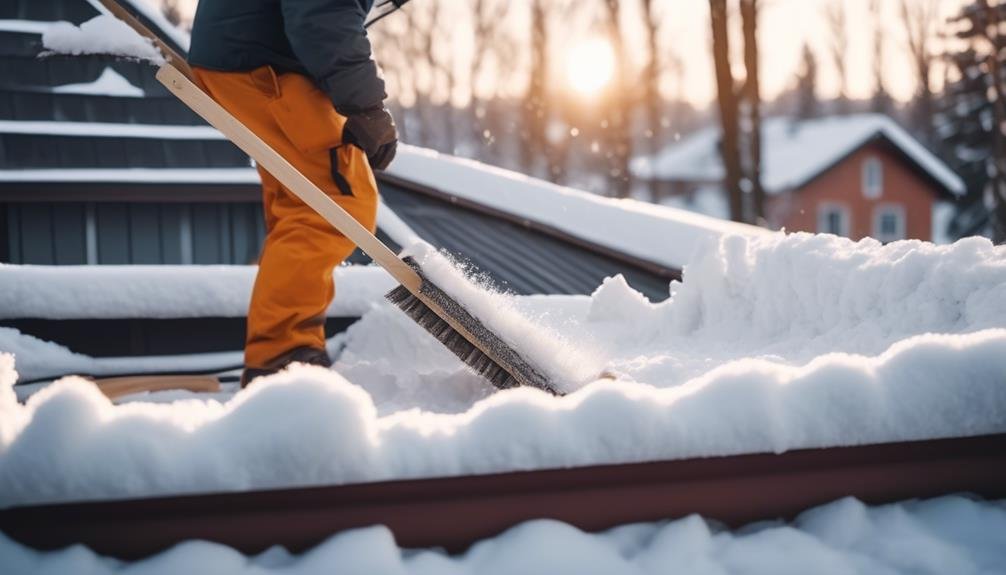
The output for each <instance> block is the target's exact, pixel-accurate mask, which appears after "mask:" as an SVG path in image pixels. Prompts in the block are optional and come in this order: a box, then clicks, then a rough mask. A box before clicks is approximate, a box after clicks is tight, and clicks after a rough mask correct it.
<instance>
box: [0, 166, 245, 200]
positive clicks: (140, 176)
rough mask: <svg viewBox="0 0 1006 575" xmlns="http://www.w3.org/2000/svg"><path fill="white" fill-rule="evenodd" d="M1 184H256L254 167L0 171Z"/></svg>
mask: <svg viewBox="0 0 1006 575" xmlns="http://www.w3.org/2000/svg"><path fill="white" fill-rule="evenodd" d="M0 182H44V183H67V184H75V183H94V182H101V183H135V184H258V183H260V182H261V179H260V178H259V175H258V172H257V171H255V168H252V167H248V168H72V169H67V170H61V169H38V170H0ZM82 199H83V198H82Z"/></svg>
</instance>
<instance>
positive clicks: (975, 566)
mask: <svg viewBox="0 0 1006 575" xmlns="http://www.w3.org/2000/svg"><path fill="white" fill-rule="evenodd" d="M0 556H2V557H4V558H5V563H6V564H7V565H8V566H9V568H10V572H12V573H38V572H45V573H88V574H91V575H113V574H117V573H121V572H123V571H128V573H130V574H131V575H155V574H161V573H165V572H175V573H178V572H193V573H194V572H200V571H211V570H212V571H213V572H216V573H224V572H226V573H229V574H234V575H237V574H239V573H248V574H249V575H251V574H255V575H293V574H300V575H329V574H330V573H333V572H338V573H358V574H365V573H366V574H369V573H375V574H377V573H387V574H396V575H420V574H431V573H439V574H448V573H449V574H453V575H514V574H517V573H519V574H521V575H553V574H557V573H577V574H580V575H647V574H651V573H652V574H657V573H661V574H666V573H692V574H696V575H703V574H704V575H719V574H727V573H731V574H734V575H758V574H765V573H826V574H839V573H842V574H851V573H873V574H881V573H883V574H887V575H921V574H936V573H941V574H946V573H953V574H955V575H980V574H991V573H995V572H998V571H999V570H1000V569H1001V567H1002V566H1003V565H1004V564H1006V505H1004V502H1001V501H1000V502H991V501H990V502H986V501H976V500H974V499H972V498H967V497H962V496H948V497H940V498H937V499H930V500H927V501H908V502H904V503H897V504H891V505H882V506H877V507H868V506H866V505H864V504H863V503H861V502H859V501H858V500H856V499H853V498H846V499H841V500H839V501H835V502H834V503H830V504H827V505H822V506H819V507H815V508H813V509H810V510H807V511H805V512H804V513H802V514H800V516H799V517H797V518H796V520H795V521H793V522H792V523H791V524H785V523H781V522H771V523H770V522H765V523H762V524H761V525H751V526H748V527H745V528H743V529H739V530H736V531H734V532H730V531H726V530H723V529H722V527H720V526H719V525H717V524H716V523H715V522H712V521H706V520H703V519H702V518H701V517H699V516H695V515H693V516H689V517H685V518H681V519H676V520H674V521H668V522H656V523H636V524H632V525H623V526H619V527H616V528H614V529H610V530H608V531H605V532H603V533H585V532H583V531H580V530H579V529H577V528H575V527H572V526H570V525H568V524H566V523H562V522H559V521H554V520H536V521H528V522H525V523H522V524H520V525H517V526H514V527H512V528H510V529H508V530H507V531H506V532H504V533H502V534H500V535H498V536H496V537H492V538H489V539H485V540H483V541H481V542H479V543H476V544H475V545H474V546H472V548H471V549H470V550H468V551H467V552H465V553H464V554H462V555H458V556H447V555H445V554H444V553H443V552H442V551H439V550H434V549H426V550H414V549H408V550H407V549H400V548H399V547H398V546H397V545H396V544H395V538H394V535H393V534H392V533H391V531H390V530H389V529H387V528H386V527H383V526H377V527H367V528H363V529H354V530H350V531H346V532H343V533H339V534H336V535H333V536H332V537H331V538H330V539H328V540H326V541H325V542H323V543H321V544H320V545H318V546H317V547H315V548H314V549H311V550H309V551H307V552H306V553H304V554H300V555H291V554H289V553H288V552H286V551H285V550H283V549H281V548H272V549H270V550H269V551H267V552H265V553H263V554H261V555H258V556H253V557H246V556H243V555H241V554H240V553H238V552H237V551H235V550H234V549H232V548H230V547H227V546H225V545H220V544H215V543H208V542H205V541H189V542H186V543H183V544H180V545H178V546H176V547H173V548H172V549H170V550H168V551H164V552H163V553H159V554H158V555H156V556H154V557H150V558H147V559H144V560H143V561H140V562H137V563H132V564H128V565H122V564H121V563H120V562H118V561H113V560H109V559H106V558H101V557H98V556H96V555H95V554H94V553H93V552H91V551H90V550H88V549H86V548H82V547H76V548H74V549H73V550H72V551H71V550H59V551H52V552H47V553H39V552H36V551H34V550H31V549H28V548H26V547H23V546H21V545H19V544H18V543H15V542H14V541H11V540H9V539H7V538H6V537H4V536H3V535H2V534H0ZM333 565H337V566H338V570H337V571H334V570H333ZM123 567H124V569H123Z"/></svg>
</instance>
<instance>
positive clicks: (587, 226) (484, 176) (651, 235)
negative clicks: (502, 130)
mask: <svg viewBox="0 0 1006 575" xmlns="http://www.w3.org/2000/svg"><path fill="white" fill-rule="evenodd" d="M387 173H388V174H391V175H392V176H397V177H400V178H404V179H406V180H409V181H411V182H416V183H418V184H424V185H428V186H430V187H432V188H435V189H437V190H440V191H442V192H445V193H448V194H451V195H454V196H457V197H458V198H462V199H465V200H470V201H474V202H477V203H479V204H481V205H484V206H488V207H491V208H495V209H498V210H501V211H503V212H506V213H509V214H512V215H515V216H518V217H520V218H523V219H525V220H527V221H531V222H537V223H540V224H545V225H548V226H551V227H553V228H557V229H559V230H561V231H563V232H566V233H568V234H571V235H573V236H576V237H579V238H581V239H584V240H587V241H590V242H594V243H596V244H599V245H603V246H606V247H610V248H613V249H615V250H618V251H621V252H623V253H627V254H630V255H633V256H636V257H639V258H642V259H645V260H648V261H652V262H655V263H658V264H663V265H665V266H668V267H672V268H680V267H681V266H682V265H684V264H685V263H687V262H688V261H689V259H690V258H691V257H692V255H693V254H694V252H695V250H696V246H697V245H699V244H701V243H702V242H703V241H705V240H710V239H713V240H715V239H717V238H719V237H720V236H722V235H724V234H741V235H761V234H763V233H765V230H764V229H762V228H758V227H755V226H749V225H746V224H738V223H734V222H728V221H724V220H720V219H716V218H711V217H707V216H703V215H700V214H695V213H691V212H688V211H685V210H681V209H676V208H670V207H666V206H658V205H654V204H650V203H647V202H640V201H637V200H630V199H613V198H604V197H601V196H598V195H596V194H591V193H588V192H583V191H580V190H575V189H573V188H566V187H562V186H557V185H555V184H551V183H549V182H545V181H542V180H539V179H535V178H532V177H530V176H526V175H524V174H520V173H517V172H512V171H509V170H504V169H502V168H496V167H493V166H489V165H486V164H482V163H480V162H476V161H474V160H467V159H464V158H456V157H452V156H448V155H445V154H440V153H438V152H435V151H433V150H426V149H423V148H417V147H414V146H407V145H404V144H403V145H399V147H398V155H397V156H395V161H394V162H393V163H392V164H391V166H389V167H388V170H387Z"/></svg>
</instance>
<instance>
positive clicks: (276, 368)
mask: <svg viewBox="0 0 1006 575" xmlns="http://www.w3.org/2000/svg"><path fill="white" fill-rule="evenodd" d="M291 363H306V364H308V365H320V366H321V367H332V360H331V359H329V358H328V352H326V351H325V350H324V349H317V348H314V347H298V348H297V349H294V350H293V351H291V352H289V353H287V354H284V355H282V356H280V357H279V358H278V359H275V360H273V362H272V364H271V365H270V366H269V367H246V368H245V370H244V372H243V373H242V374H241V387H248V384H249V383H251V382H253V381H255V379H257V378H259V377H262V376H263V375H272V374H274V373H278V372H280V371H282V370H284V369H286V367H287V366H289V365H290V364H291Z"/></svg>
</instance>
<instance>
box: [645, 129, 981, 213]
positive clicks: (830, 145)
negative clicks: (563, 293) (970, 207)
mask: <svg viewBox="0 0 1006 575" xmlns="http://www.w3.org/2000/svg"><path fill="white" fill-rule="evenodd" d="M762 130H763V132H762V137H763V140H764V143H763V145H762V154H763V156H762V157H763V163H764V165H763V166H762V184H763V186H764V187H765V190H766V191H767V192H769V193H779V192H785V191H787V190H791V189H794V188H797V187H800V186H801V185H803V184H804V183H805V182H807V181H808V180H810V179H811V178H813V177H814V176H816V175H817V174H819V173H821V172H822V171H824V170H826V169H827V168H828V167H830V166H831V165H832V164H834V163H835V162H837V161H838V160H840V159H842V158H843V157H845V156H846V155H848V154H849V153H851V152H853V151H854V150H856V149H857V148H859V147H860V146H862V145H863V144H864V143H866V142H868V141H869V140H871V139H872V138H874V137H876V136H878V135H882V136H884V137H886V138H887V139H888V140H890V141H891V142H892V143H893V144H894V145H895V146H897V147H898V148H899V149H900V150H901V151H902V152H904V153H905V154H907V155H908V156H909V157H910V158H912V160H914V161H915V162H916V163H918V164H919V165H920V166H921V167H922V169H924V170H926V171H927V172H929V174H930V175H931V176H932V177H933V178H935V179H936V180H937V181H939V182H940V183H941V184H942V185H943V186H944V187H946V188H947V189H948V190H949V191H951V192H952V193H954V194H958V195H960V194H963V193H964V190H965V186H964V182H963V181H962V180H961V179H960V177H959V176H957V174H955V173H954V172H953V171H952V170H950V168H948V167H947V165H946V164H945V163H943V162H942V161H941V160H940V159H939V158H937V157H936V156H934V155H933V154H932V153H930V152H929V151H928V150H926V148H925V147H924V146H923V145H922V144H920V143H919V142H918V141H916V140H915V139H914V138H913V137H912V136H911V135H909V134H908V133H907V132H906V131H905V130H904V129H902V128H901V127H900V126H899V125H898V124H897V123H896V122H894V120H892V119H891V118H889V117H887V116H884V115H881V114H851V115H847V116H835V117H827V118H820V119H814V120H803V121H794V120H792V119H791V118H786V117H776V118H768V119H766V120H765V121H764V122H763V124H762ZM719 137H720V135H719V129H718V128H706V129H704V130H701V131H699V132H697V133H696V134H693V135H691V136H689V137H687V138H685V140H684V141H682V142H681V143H679V144H674V145H671V146H670V147H668V148H666V149H665V150H664V151H663V152H660V153H659V154H657V156H656V157H655V158H637V159H636V160H634V161H633V163H632V171H633V173H634V174H635V175H636V176H637V177H639V178H642V179H652V178H654V177H655V178H657V179H660V180H682V181H694V182H698V183H712V182H719V181H721V180H722V179H723V165H722V162H721V160H720V157H719V152H718V148H717V146H718V142H719Z"/></svg>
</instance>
